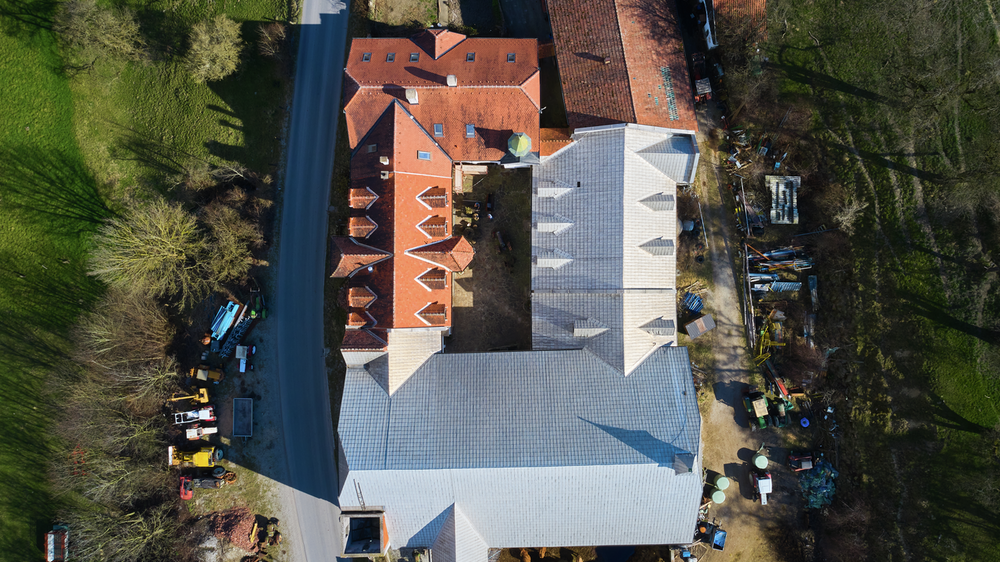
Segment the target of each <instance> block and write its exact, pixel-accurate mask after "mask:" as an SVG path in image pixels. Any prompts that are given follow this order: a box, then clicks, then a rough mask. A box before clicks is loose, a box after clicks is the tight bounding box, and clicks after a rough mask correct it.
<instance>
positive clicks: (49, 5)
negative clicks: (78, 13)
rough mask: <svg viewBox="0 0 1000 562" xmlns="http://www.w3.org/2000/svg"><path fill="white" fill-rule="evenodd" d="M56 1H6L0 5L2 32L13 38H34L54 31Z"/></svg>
mask: <svg viewBox="0 0 1000 562" xmlns="http://www.w3.org/2000/svg"><path fill="white" fill-rule="evenodd" d="M57 4H58V3H57V2H55V1H54V0H5V1H4V2H2V3H0V22H2V23H0V30H2V32H3V34H4V35H9V36H11V37H34V36H35V35H37V34H39V33H45V32H48V31H51V30H52V16H53V14H54V13H55V9H56V6H57Z"/></svg>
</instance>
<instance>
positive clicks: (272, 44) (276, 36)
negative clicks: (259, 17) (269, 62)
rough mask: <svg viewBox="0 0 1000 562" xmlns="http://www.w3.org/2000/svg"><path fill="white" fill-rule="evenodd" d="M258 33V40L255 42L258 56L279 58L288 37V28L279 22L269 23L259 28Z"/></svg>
mask: <svg viewBox="0 0 1000 562" xmlns="http://www.w3.org/2000/svg"><path fill="white" fill-rule="evenodd" d="M258 33H259V34H260V38H259V39H258V41H257V49H258V50H259V51H260V54H262V55H264V56H265V57H271V58H278V57H279V56H281V53H282V49H283V48H284V46H285V40H286V39H287V37H288V26H287V25H286V24H284V23H281V22H274V23H269V24H267V25H264V26H261V28H260V30H259V31H258Z"/></svg>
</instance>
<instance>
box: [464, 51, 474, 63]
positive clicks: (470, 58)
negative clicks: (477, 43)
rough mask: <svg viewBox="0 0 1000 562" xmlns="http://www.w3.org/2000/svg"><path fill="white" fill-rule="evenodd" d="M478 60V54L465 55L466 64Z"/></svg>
mask: <svg viewBox="0 0 1000 562" xmlns="http://www.w3.org/2000/svg"><path fill="white" fill-rule="evenodd" d="M475 60H476V53H465V62H474V61H475Z"/></svg>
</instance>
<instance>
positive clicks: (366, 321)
mask: <svg viewBox="0 0 1000 562" xmlns="http://www.w3.org/2000/svg"><path fill="white" fill-rule="evenodd" d="M373 324H375V319H374V318H373V317H372V315H371V314H369V313H367V312H365V311H364V310H352V311H351V312H350V313H348V314H347V325H348V326H351V327H354V328H359V327H361V326H371V325H373Z"/></svg>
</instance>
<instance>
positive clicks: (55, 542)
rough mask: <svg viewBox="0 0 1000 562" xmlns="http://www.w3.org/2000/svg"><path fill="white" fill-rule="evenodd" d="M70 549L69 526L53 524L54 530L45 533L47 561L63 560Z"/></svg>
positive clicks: (59, 561)
mask: <svg viewBox="0 0 1000 562" xmlns="http://www.w3.org/2000/svg"><path fill="white" fill-rule="evenodd" d="M68 549H69V527H67V526H66V525H53V526H52V530H51V531H49V532H48V533H45V561H46V562H63V561H64V560H66V558H67V554H66V553H67V550H68Z"/></svg>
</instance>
